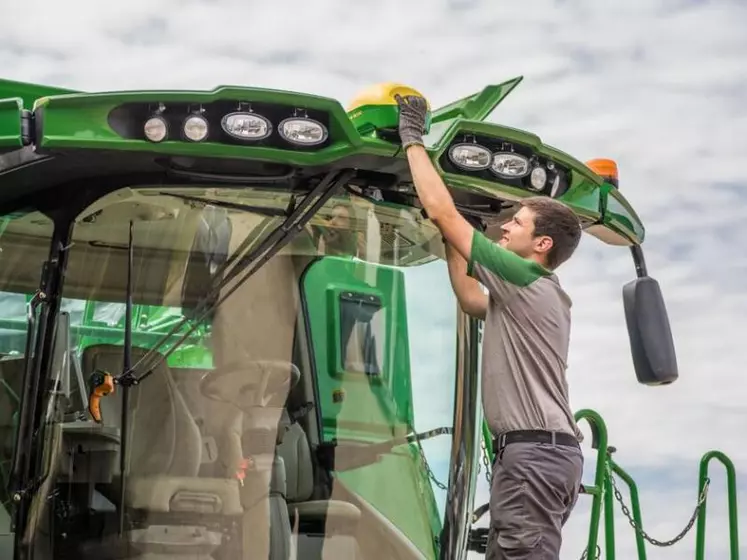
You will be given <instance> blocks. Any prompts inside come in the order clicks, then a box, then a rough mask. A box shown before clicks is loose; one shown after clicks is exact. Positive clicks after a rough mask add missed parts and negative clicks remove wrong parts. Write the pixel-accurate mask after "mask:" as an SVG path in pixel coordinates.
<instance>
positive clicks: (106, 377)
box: [88, 371, 114, 424]
mask: <svg viewBox="0 0 747 560" xmlns="http://www.w3.org/2000/svg"><path fill="white" fill-rule="evenodd" d="M113 392H114V378H113V377H112V376H111V375H110V374H108V373H106V372H105V371H95V372H93V374H92V375H91V392H90V393H89V394H88V412H90V413H91V416H92V417H93V421H94V422H96V423H97V424H101V397H105V396H106V395H108V394H109V393H113Z"/></svg>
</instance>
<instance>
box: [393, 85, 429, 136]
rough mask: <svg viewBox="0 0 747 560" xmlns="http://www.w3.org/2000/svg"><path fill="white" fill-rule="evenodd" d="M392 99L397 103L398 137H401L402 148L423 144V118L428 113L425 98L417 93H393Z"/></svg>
mask: <svg viewBox="0 0 747 560" xmlns="http://www.w3.org/2000/svg"><path fill="white" fill-rule="evenodd" d="M394 100H395V101H396V102H397V105H399V137H400V138H401V139H402V148H403V149H407V147H408V146H414V145H419V146H423V135H424V134H425V118H426V115H427V114H428V104H427V103H426V101H425V99H424V98H422V97H420V96H419V95H407V96H405V97H402V96H401V95H395V96H394Z"/></svg>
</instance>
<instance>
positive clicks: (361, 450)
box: [317, 426, 454, 471]
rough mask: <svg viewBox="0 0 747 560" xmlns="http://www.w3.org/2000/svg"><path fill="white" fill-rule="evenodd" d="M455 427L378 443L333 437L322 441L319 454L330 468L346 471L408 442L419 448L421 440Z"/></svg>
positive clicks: (448, 432)
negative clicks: (327, 440)
mask: <svg viewBox="0 0 747 560" xmlns="http://www.w3.org/2000/svg"><path fill="white" fill-rule="evenodd" d="M453 433H454V429H453V428H449V427H446V426H443V427H440V428H434V429H432V430H427V431H425V432H420V433H411V434H408V435H406V436H402V437H395V438H391V439H388V440H386V441H382V442H378V443H368V442H358V441H355V440H347V441H341V440H338V439H333V440H332V441H329V442H323V443H320V444H319V446H318V448H317V454H318V458H319V460H320V462H321V463H322V464H323V465H324V466H325V467H326V468H328V469H330V470H335V471H346V470H350V469H357V468H360V467H365V466H366V465H370V464H371V463H375V462H376V461H378V460H379V458H380V457H381V456H382V455H384V454H385V453H390V452H392V450H393V449H394V447H396V446H398V445H404V444H406V443H415V444H417V446H418V448H419V449H421V451H422V448H421V447H420V442H421V441H424V440H427V439H431V438H433V437H436V436H440V435H444V434H453Z"/></svg>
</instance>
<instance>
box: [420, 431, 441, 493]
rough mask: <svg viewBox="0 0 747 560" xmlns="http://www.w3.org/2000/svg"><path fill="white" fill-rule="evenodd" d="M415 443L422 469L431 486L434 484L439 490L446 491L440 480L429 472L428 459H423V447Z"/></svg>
mask: <svg viewBox="0 0 747 560" xmlns="http://www.w3.org/2000/svg"><path fill="white" fill-rule="evenodd" d="M415 441H416V442H417V444H418V451H419V452H420V458H421V459H422V460H423V467H424V468H425V472H426V473H427V474H428V478H430V479H431V481H432V482H433V484H435V485H436V486H437V487H438V488H440V489H441V490H448V488H447V487H446V485H445V484H444V483H443V482H441V481H440V480H438V479H437V478H436V475H435V474H433V471H432V470H431V466H430V465H429V464H428V459H426V458H425V451H423V446H422V445H420V440H419V439H416V440H415Z"/></svg>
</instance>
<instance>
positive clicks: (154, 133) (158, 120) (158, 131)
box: [143, 115, 169, 142]
mask: <svg viewBox="0 0 747 560" xmlns="http://www.w3.org/2000/svg"><path fill="white" fill-rule="evenodd" d="M143 134H145V137H146V138H147V139H148V140H150V141H151V142H163V141H164V140H165V139H166V137H167V136H168V134H169V125H168V123H167V122H166V119H164V118H163V117H162V116H160V115H153V116H152V117H150V118H149V119H148V120H147V121H145V124H144V125H143Z"/></svg>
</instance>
